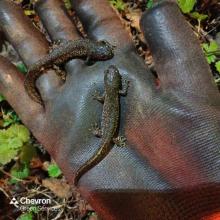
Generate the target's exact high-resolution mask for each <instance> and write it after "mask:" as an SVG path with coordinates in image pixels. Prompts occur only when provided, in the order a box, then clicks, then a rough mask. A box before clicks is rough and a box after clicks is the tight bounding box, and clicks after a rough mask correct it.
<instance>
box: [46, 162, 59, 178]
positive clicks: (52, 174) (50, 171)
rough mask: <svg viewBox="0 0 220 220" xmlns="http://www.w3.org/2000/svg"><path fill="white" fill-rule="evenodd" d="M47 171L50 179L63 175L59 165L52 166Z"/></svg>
mask: <svg viewBox="0 0 220 220" xmlns="http://www.w3.org/2000/svg"><path fill="white" fill-rule="evenodd" d="M47 171H48V174H49V176H50V177H59V176H60V175H61V174H62V172H61V170H60V168H59V167H58V166H57V164H50V165H49V166H48V168H47Z"/></svg>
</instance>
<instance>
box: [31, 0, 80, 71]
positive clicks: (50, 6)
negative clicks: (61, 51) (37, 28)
mask: <svg viewBox="0 0 220 220" xmlns="http://www.w3.org/2000/svg"><path fill="white" fill-rule="evenodd" d="M35 9H36V11H37V13H38V15H39V17H40V19H41V22H42V23H43V24H44V27H45V28H46V29H47V31H48V34H49V35H50V37H51V39H52V40H53V41H57V40H60V39H64V40H76V39H79V38H81V36H80V35H79V32H78V30H77V28H76V26H75V25H74V24H73V22H72V21H71V19H70V16H69V15H68V13H67V10H66V8H65V5H64V3H63V2H62V1H60V0H40V1H39V2H37V4H36V7H35ZM83 64H84V62H83V61H82V60H79V59H74V60H71V61H70V62H68V63H67V64H66V69H67V70H68V69H69V68H70V67H71V66H74V68H71V69H74V72H76V71H78V70H79V69H80V68H81V67H82V66H83ZM70 73H71V74H73V71H70Z"/></svg>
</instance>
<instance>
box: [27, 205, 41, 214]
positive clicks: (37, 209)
mask: <svg viewBox="0 0 220 220" xmlns="http://www.w3.org/2000/svg"><path fill="white" fill-rule="evenodd" d="M39 211H40V209H39V207H37V206H31V207H30V208H29V212H32V213H35V214H37V213H38V212H39Z"/></svg>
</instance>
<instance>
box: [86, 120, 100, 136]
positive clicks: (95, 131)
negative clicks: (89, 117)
mask: <svg viewBox="0 0 220 220" xmlns="http://www.w3.org/2000/svg"><path fill="white" fill-rule="evenodd" d="M89 130H90V131H92V133H93V135H95V136H96V137H102V129H101V128H100V127H99V126H98V124H97V123H95V124H93V125H92V128H90V129H89Z"/></svg>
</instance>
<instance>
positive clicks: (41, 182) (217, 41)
mask: <svg viewBox="0 0 220 220" xmlns="http://www.w3.org/2000/svg"><path fill="white" fill-rule="evenodd" d="M13 1H14V2H15V3H16V4H19V5H20V6H21V7H22V8H23V9H24V12H25V14H26V15H27V16H28V17H29V18H30V19H31V20H32V21H33V23H34V24H35V25H36V26H37V27H38V29H40V30H41V31H42V32H43V33H44V34H45V30H44V29H43V26H42V24H41V23H40V20H39V17H38V16H37V14H36V13H35V11H34V6H33V5H34V2H35V1H34V0H13ZM64 2H65V5H66V8H67V10H68V12H69V14H70V15H71V16H73V15H74V13H73V11H72V8H71V5H70V1H69V0H64ZM109 2H110V3H111V4H112V6H113V7H114V8H115V9H116V10H117V11H118V12H119V13H120V15H121V17H122V20H123V22H124V24H125V26H126V28H127V30H128V31H129V32H130V33H131V35H132V37H133V41H134V43H135V45H136V48H137V50H138V53H139V54H140V56H141V57H143V59H145V61H146V63H147V64H148V65H149V66H150V68H151V69H152V70H154V63H153V60H152V56H151V54H150V51H149V50H148V48H147V45H146V43H145V40H144V37H143V34H142V33H141V30H140V27H139V20H140V17H141V14H142V13H143V12H144V11H146V10H150V8H151V7H153V4H154V3H153V0H127V1H126V0H124V1H122V0H109ZM179 6H180V9H181V11H182V12H183V14H184V15H185V17H186V20H187V21H188V22H189V24H190V25H191V27H192V30H193V31H194V33H195V34H196V36H197V37H198V39H199V41H200V42H201V47H202V48H203V50H204V55H205V56H206V58H207V62H208V63H209V64H210V68H211V70H212V73H213V77H214V80H215V82H216V84H217V85H218V86H219V85H220V2H219V1H218V0H197V1H195V0H187V1H185V0H179ZM73 20H74V19H73ZM0 43H1V42H0ZM0 49H1V53H0V54H1V55H3V56H5V57H7V58H8V59H9V60H10V61H11V62H13V63H14V64H15V65H16V66H17V68H18V69H19V70H20V71H21V73H23V74H26V72H27V69H26V67H25V66H24V64H23V63H22V62H21V61H20V58H19V56H18V55H17V53H16V52H15V50H14V49H13V47H12V46H11V45H10V44H9V43H8V42H7V41H4V42H3V43H2V45H0ZM155 75H156V73H155ZM0 109H1V110H0V140H1V137H3V136H4V138H5V137H6V136H7V138H8V139H7V140H4V141H5V142H4V143H3V142H2V143H1V142H0V201H1V202H0V220H7V219H8V220H12V219H19V220H31V219H40V220H43V219H61V220H64V219H65V220H69V219H77V220H79V219H82V220H97V219H99V217H98V216H97V215H96V213H95V212H94V210H93V208H92V207H91V206H90V205H89V204H88V203H87V202H86V201H84V200H83V199H82V198H81V196H80V194H79V193H78V192H77V191H76V190H75V189H72V188H71V187H70V186H69V185H68V184H67V182H66V181H65V178H64V176H63V175H62V172H61V171H60V169H59V167H58V166H57V165H56V163H55V162H54V161H53V160H52V159H51V158H50V156H49V154H48V153H47V152H46V151H45V150H44V148H43V147H42V146H41V145H40V143H38V141H37V140H36V139H35V138H34V137H33V136H32V135H31V134H30V132H29V131H28V130H27V128H26V127H25V126H24V125H22V123H21V121H20V119H19V117H18V116H17V114H16V113H15V112H14V110H13V109H12V108H11V106H10V105H9V103H8V102H7V100H5V99H4V97H3V96H2V95H0ZM15 132H17V134H19V135H17V136H16V135H14V133H15ZM12 133H13V135H14V136H13V135H12ZM21 137H22V140H23V141H22V142H21V140H20V139H21ZM19 138H20V139H19ZM12 140H13V141H12ZM12 145H13V146H12ZM15 145H16V146H17V148H16V149H15V148H14V146H15ZM6 148H7V149H9V150H6V151H5V149H6ZM2 149H4V150H2ZM18 149H19V150H18ZM1 155H2V156H1ZM16 196H19V197H21V196H22V197H28V198H50V199H51V200H52V204H50V209H48V210H47V211H45V210H39V208H38V207H37V206H31V207H30V208H29V210H24V211H23V212H21V211H19V210H18V209H17V208H16V207H15V206H14V205H10V204H9V203H10V201H11V200H12V198H13V197H16ZM55 209H56V210H57V211H56V212H55V211H54V210H55Z"/></svg>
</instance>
